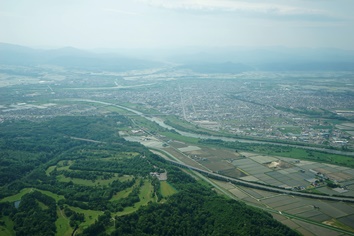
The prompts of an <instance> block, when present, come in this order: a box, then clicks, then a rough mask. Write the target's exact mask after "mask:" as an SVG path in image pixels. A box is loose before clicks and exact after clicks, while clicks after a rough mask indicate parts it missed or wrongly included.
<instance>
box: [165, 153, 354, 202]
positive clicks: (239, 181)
mask: <svg viewBox="0 0 354 236" xmlns="http://www.w3.org/2000/svg"><path fill="white" fill-rule="evenodd" d="M166 161H168V162H170V163H171V164H173V165H176V166H179V167H183V168H188V169H191V170H194V171H197V172H199V173H202V174H206V175H208V176H209V177H214V178H216V179H219V180H224V181H228V182H231V183H234V184H239V185H244V186H247V187H251V188H257V189H262V190H266V191H271V192H277V193H284V194H289V195H294V196H301V197H308V198H316V199H322V200H332V201H343V202H353V203H354V198H345V197H334V196H327V195H318V194H312V193H304V192H296V191H291V190H287V189H282V188H275V187H271V186H266V185H262V184H258V183H254V182H249V181H245V180H242V179H236V178H231V177H227V176H224V175H220V174H217V173H214V172H210V171H206V170H202V169H199V168H197V167H194V166H190V165H186V164H182V163H180V162H177V161H172V160H166Z"/></svg>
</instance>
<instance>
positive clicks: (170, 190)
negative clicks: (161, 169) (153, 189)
mask: <svg viewBox="0 0 354 236" xmlns="http://www.w3.org/2000/svg"><path fill="white" fill-rule="evenodd" d="M160 191H161V194H162V196H163V197H168V196H171V195H173V194H175V193H177V190H176V189H175V188H174V187H172V186H171V185H170V184H169V183H168V182H167V181H161V182H160Z"/></svg>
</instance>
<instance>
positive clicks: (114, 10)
mask: <svg viewBox="0 0 354 236" xmlns="http://www.w3.org/2000/svg"><path fill="white" fill-rule="evenodd" d="M102 10H103V11H107V12H113V13H118V14H124V15H134V16H136V15H140V13H138V12H133V11H122V10H118V9H109V8H103V9H102Z"/></svg>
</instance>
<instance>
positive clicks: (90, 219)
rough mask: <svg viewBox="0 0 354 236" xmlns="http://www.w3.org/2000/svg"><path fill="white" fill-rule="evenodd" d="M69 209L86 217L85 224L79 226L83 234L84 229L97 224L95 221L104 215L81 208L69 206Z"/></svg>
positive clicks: (79, 230)
mask: <svg viewBox="0 0 354 236" xmlns="http://www.w3.org/2000/svg"><path fill="white" fill-rule="evenodd" d="M69 208H70V209H71V210H73V211H76V212H78V213H83V214H84V215H85V222H83V223H81V224H80V225H79V229H78V232H82V230H83V229H85V228H87V227H89V226H90V225H92V224H93V223H95V220H97V219H98V216H100V215H103V211H93V210H83V209H81V208H78V207H72V206H69Z"/></svg>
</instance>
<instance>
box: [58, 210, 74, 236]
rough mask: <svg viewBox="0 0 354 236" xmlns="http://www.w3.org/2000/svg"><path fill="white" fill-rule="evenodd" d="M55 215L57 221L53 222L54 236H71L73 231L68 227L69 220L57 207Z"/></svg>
mask: <svg viewBox="0 0 354 236" xmlns="http://www.w3.org/2000/svg"><path fill="white" fill-rule="evenodd" d="M57 215H58V219H57V220H56V221H55V226H56V227H57V233H56V235H57V236H71V234H72V232H73V231H74V229H73V228H71V227H70V220H69V219H68V218H67V217H66V216H65V214H64V211H61V210H60V209H59V207H57Z"/></svg>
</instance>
